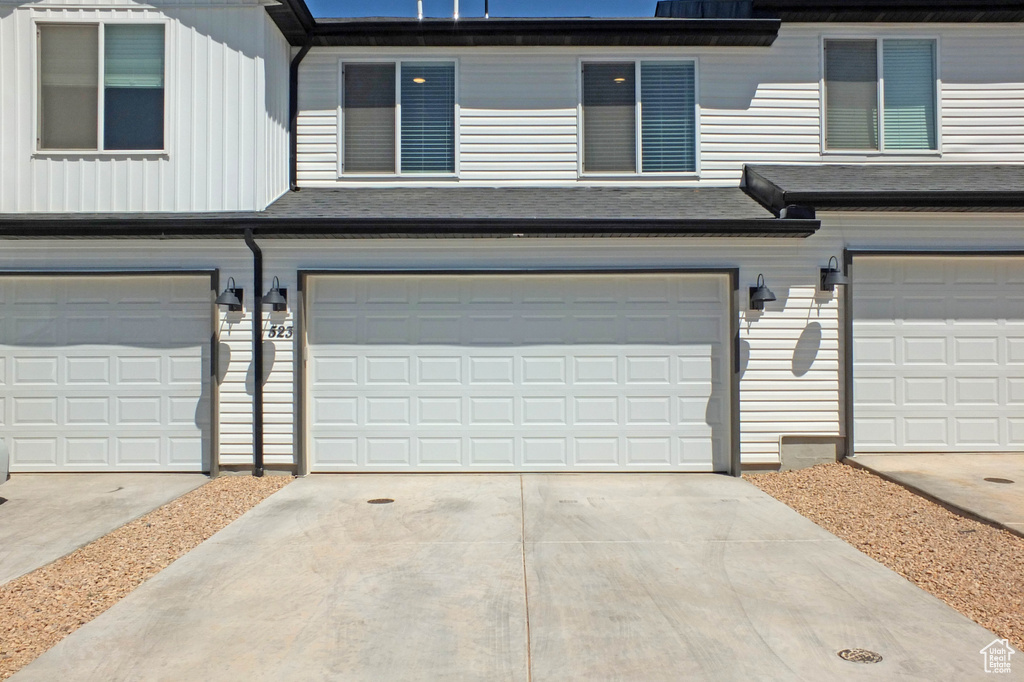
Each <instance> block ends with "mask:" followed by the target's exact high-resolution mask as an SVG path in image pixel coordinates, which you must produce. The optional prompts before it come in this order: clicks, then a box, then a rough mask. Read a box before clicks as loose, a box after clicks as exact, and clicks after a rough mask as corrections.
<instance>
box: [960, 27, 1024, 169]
mask: <svg viewBox="0 0 1024 682" xmlns="http://www.w3.org/2000/svg"><path fill="white" fill-rule="evenodd" d="M940 54H941V56H942V149H943V159H944V160H949V161H960V160H963V161H969V162H985V163H1020V162H1021V161H1022V160H1024V30H1021V29H1020V28H1017V27H1011V28H1009V29H1008V28H1005V27H1002V26H1000V27H998V28H993V27H985V28H984V29H982V28H980V27H970V28H965V29H964V30H963V31H960V32H950V34H949V35H947V36H944V37H943V39H942V45H941V50H940Z"/></svg>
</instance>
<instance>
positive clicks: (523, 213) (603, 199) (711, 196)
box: [0, 187, 820, 238]
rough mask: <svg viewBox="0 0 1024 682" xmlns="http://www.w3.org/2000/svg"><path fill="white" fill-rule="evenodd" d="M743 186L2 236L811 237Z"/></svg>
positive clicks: (214, 217) (278, 207)
mask: <svg viewBox="0 0 1024 682" xmlns="http://www.w3.org/2000/svg"><path fill="white" fill-rule="evenodd" d="M819 226H820V223H819V222H818V221H816V220H780V219H778V218H775V217H774V216H773V215H772V214H771V213H770V212H769V211H767V210H765V209H764V208H762V207H761V206H760V205H758V204H757V203H756V202H755V201H753V200H752V199H751V198H750V197H749V196H747V195H746V194H744V192H743V191H742V190H740V189H739V188H726V187H723V188H707V189H694V188H676V187H595V188H586V187H562V188H558V187H551V188H527V187H522V188H520V187H502V188H488V187H479V188H475V187H434V188H404V187H403V188H393V189H364V188H345V189H333V188H324V189H305V190H302V191H300V192H289V193H287V194H285V195H284V196H282V197H281V198H280V199H278V200H277V201H276V202H274V203H273V204H272V205H271V206H270V207H268V208H267V210H266V211H263V212H260V213H219V214H218V213H191V214H190V213H151V214H138V213H132V214H105V215H98V214H61V215H55V214H19V215H11V214H7V215H0V237H9V238H12V237H85V236H103V237H131V236H140V237H143V236H148V237H218V236H230V235H237V234H239V233H240V232H241V230H243V229H244V228H246V227H250V228H252V229H253V230H254V231H255V232H256V233H257V234H259V235H263V236H267V237H318V236H319V237H342V238H355V237H359V238H364V237H512V236H538V237H572V236H577V237H582V236H595V237H598V236H604V237H608V236H629V237H643V236H679V237H684V236H685V237H722V236H743V237H807V236H809V235H811V234H813V233H814V232H815V231H816V230H817V229H818V227H819Z"/></svg>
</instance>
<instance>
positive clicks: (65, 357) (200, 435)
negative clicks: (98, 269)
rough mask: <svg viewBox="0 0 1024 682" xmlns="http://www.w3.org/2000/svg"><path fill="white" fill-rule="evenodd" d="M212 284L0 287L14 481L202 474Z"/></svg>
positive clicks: (122, 281)
mask: <svg viewBox="0 0 1024 682" xmlns="http://www.w3.org/2000/svg"><path fill="white" fill-rule="evenodd" d="M210 283H211V281H210V277H209V275H202V276H199V275H190V276H177V275H174V276H168V275H160V276H140V275H131V276H120V275H118V276H77V275H75V276H59V277H44V276H5V277H0V311H2V320H0V350H2V352H3V364H2V366H0V367H2V374H0V381H2V386H0V401H2V410H0V414H2V415H3V419H4V426H3V431H4V440H5V442H6V444H7V447H8V448H9V450H10V455H11V470H12V471H203V470H206V469H208V468H209V452H210V400H211V398H210V384H209V377H210V352H211V349H210V337H211V331H212V312H211V306H212V302H211V287H210Z"/></svg>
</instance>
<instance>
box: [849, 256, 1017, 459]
mask: <svg viewBox="0 0 1024 682" xmlns="http://www.w3.org/2000/svg"><path fill="white" fill-rule="evenodd" d="M854 279H855V284H854V289H853V291H854V301H853V304H854V305H853V318H854V319H853V342H854V343H853V356H854V434H855V436H854V437H855V448H856V451H857V452H862V453H868V452H1020V451H1024V259H1021V258H995V257H960V258H955V257H936V258H932V257H903V258H893V257H879V256H870V257H867V256H866V257H861V258H858V259H856V260H855V261H854Z"/></svg>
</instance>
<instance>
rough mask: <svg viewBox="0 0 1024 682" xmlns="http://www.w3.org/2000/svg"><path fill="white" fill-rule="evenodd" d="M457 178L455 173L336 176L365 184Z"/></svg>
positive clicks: (454, 180)
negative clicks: (374, 181)
mask: <svg viewBox="0 0 1024 682" xmlns="http://www.w3.org/2000/svg"><path fill="white" fill-rule="evenodd" d="M458 179H459V176H458V175H456V174H455V173H437V174H434V173H423V174H416V175H412V174H407V175H387V174H384V173H365V174H358V173H345V174H343V175H339V176H338V180H340V181H341V182H345V181H346V180H349V181H352V182H366V181H367V180H379V181H382V182H416V181H417V180H448V181H450V182H457V181H458Z"/></svg>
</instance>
